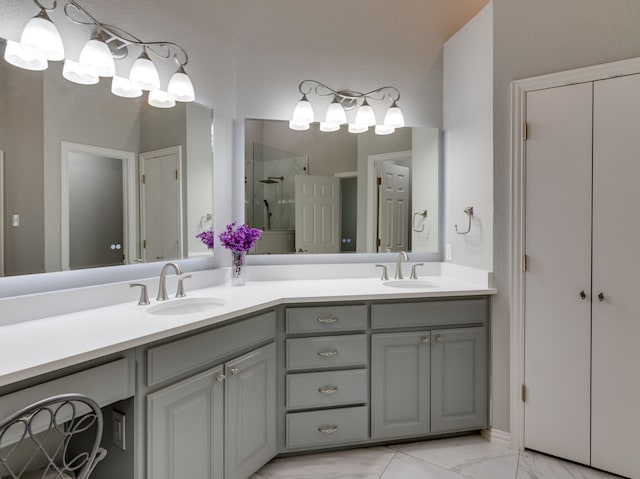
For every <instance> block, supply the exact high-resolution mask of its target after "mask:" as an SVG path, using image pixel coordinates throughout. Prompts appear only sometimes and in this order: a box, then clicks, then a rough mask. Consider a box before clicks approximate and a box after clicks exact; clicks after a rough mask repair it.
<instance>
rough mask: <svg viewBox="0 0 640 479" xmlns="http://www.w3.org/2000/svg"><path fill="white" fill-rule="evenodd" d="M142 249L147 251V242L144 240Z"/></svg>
mask: <svg viewBox="0 0 640 479" xmlns="http://www.w3.org/2000/svg"><path fill="white" fill-rule="evenodd" d="M142 248H143V249H147V240H142Z"/></svg>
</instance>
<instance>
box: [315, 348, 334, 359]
mask: <svg viewBox="0 0 640 479" xmlns="http://www.w3.org/2000/svg"><path fill="white" fill-rule="evenodd" d="M337 354H338V351H336V350H335V349H332V350H329V351H318V356H320V357H323V358H330V357H331V356H335V355H337Z"/></svg>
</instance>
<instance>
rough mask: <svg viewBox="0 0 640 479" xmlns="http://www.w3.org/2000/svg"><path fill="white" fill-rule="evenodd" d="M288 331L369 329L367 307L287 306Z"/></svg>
mask: <svg viewBox="0 0 640 479" xmlns="http://www.w3.org/2000/svg"><path fill="white" fill-rule="evenodd" d="M286 311H287V312H286V318H287V322H286V325H287V332H289V333H307V332H316V331H358V330H363V329H367V307H366V306H365V305H364V304H362V305H356V306H317V307H316V306H314V307H311V308H287V310H286Z"/></svg>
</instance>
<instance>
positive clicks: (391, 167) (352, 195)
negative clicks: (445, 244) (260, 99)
mask: <svg viewBox="0 0 640 479" xmlns="http://www.w3.org/2000/svg"><path fill="white" fill-rule="evenodd" d="M314 127H315V128H314ZM342 130H344V131H337V132H331V133H326V132H321V131H319V129H318V128H317V125H315V124H314V125H312V126H311V128H310V129H309V130H306V131H295V130H291V129H289V126H288V122H286V121H278V120H259V119H247V120H245V125H244V132H245V137H244V138H245V143H244V149H245V168H244V183H245V185H244V191H245V198H244V200H245V201H244V205H245V211H244V214H245V220H246V222H247V223H248V224H249V225H251V226H253V227H257V228H260V229H262V230H263V235H262V238H261V239H260V240H259V241H258V243H257V244H256V246H255V248H254V250H253V251H251V253H252V254H254V255H268V254H294V253H295V254H318V253H333V254H336V253H340V254H353V253H385V252H387V253H393V252H398V251H413V252H424V253H437V252H438V247H439V236H440V235H439V218H440V216H439V210H440V193H439V184H440V168H439V164H440V160H439V158H440V148H439V145H440V136H439V132H438V130H437V129H434V128H401V129H398V130H396V132H395V133H393V134H392V135H384V136H380V135H375V134H374V133H373V132H372V131H371V132H367V133H361V134H352V133H349V132H347V131H346V129H345V128H343V129H342Z"/></svg>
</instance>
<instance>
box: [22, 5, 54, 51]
mask: <svg viewBox="0 0 640 479" xmlns="http://www.w3.org/2000/svg"><path fill="white" fill-rule="evenodd" d="M20 43H21V44H22V46H24V47H33V48H35V49H36V50H38V51H39V52H41V53H42V54H43V55H44V56H45V58H46V59H47V60H54V61H58V60H63V59H64V46H63V45H62V38H60V33H58V29H57V28H56V26H55V25H54V24H53V22H52V21H51V19H50V18H49V15H47V12H45V11H44V9H42V10H41V11H40V13H39V14H38V15H36V16H35V17H33V18H32V19H31V20H29V21H28V22H27V24H26V25H25V27H24V30H22V36H21V37H20Z"/></svg>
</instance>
